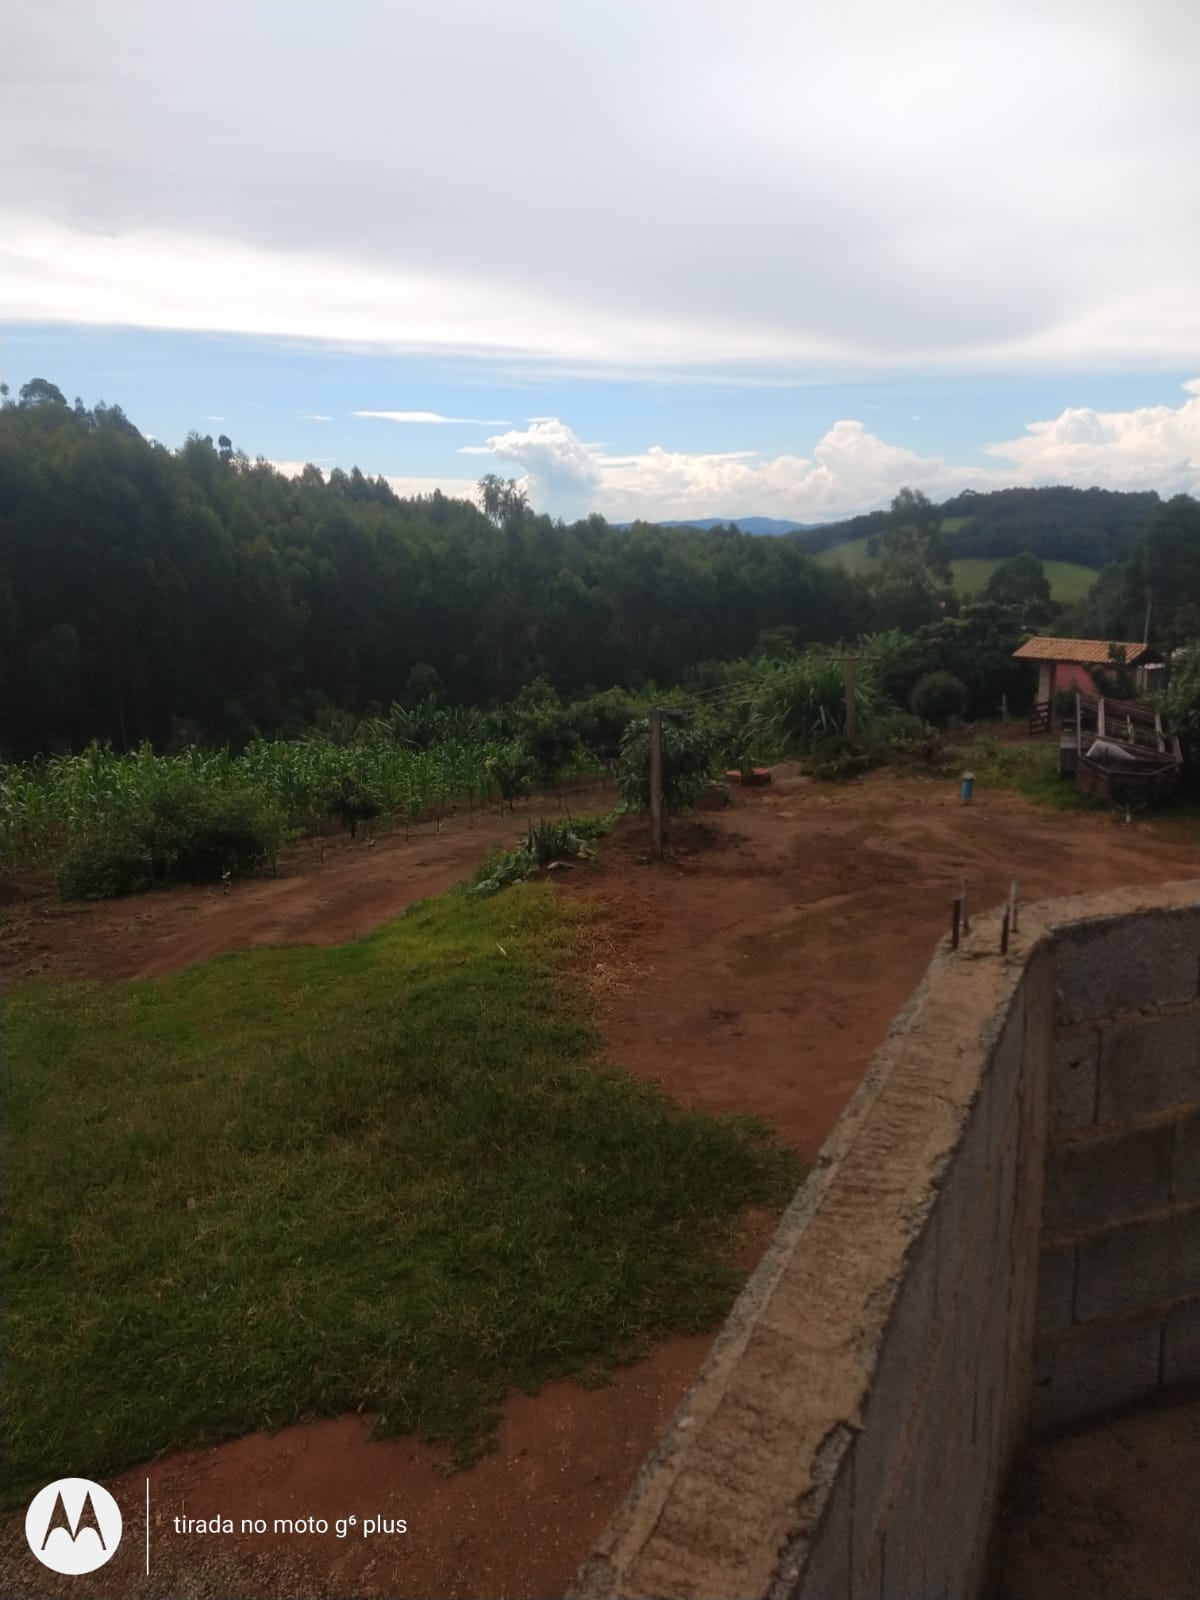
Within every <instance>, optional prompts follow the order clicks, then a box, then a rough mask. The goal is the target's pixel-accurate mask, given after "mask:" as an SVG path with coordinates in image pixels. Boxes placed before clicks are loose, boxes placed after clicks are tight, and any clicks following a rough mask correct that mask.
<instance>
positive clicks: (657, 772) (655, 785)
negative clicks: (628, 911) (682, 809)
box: [650, 706, 663, 861]
mask: <svg viewBox="0 0 1200 1600" xmlns="http://www.w3.org/2000/svg"><path fill="white" fill-rule="evenodd" d="M662 730H663V719H662V708H661V707H660V706H651V707H650V857H651V859H652V860H653V861H661V860H662V853H663V747H662Z"/></svg>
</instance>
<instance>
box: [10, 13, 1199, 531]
mask: <svg viewBox="0 0 1200 1600" xmlns="http://www.w3.org/2000/svg"><path fill="white" fill-rule="evenodd" d="M1197 61H1200V6H1197V5H1196V4H1195V3H1194V0H1119V3H1114V0H1086V3H1082V4H1076V3H1074V0H1038V3H1036V4H1029V3H1026V0H1003V3H1002V4H993V3H992V0H973V3H972V4H970V5H963V4H962V3H961V0H955V3H953V4H944V3H940V0H938V3H934V0H905V4H904V5H902V6H901V5H896V4H894V0H837V3H832V0H830V3H817V0H789V3H785V4H776V3H767V0H741V3H739V4H738V5H736V6H731V5H729V4H728V0H721V3H710V0H506V3H505V4H503V5H500V4H497V3H496V0H405V3H403V4H381V3H378V0H338V3H336V4H332V3H329V0H205V3H204V4H198V3H194V0H172V3H171V4H169V5H164V4H162V0H150V3H143V0H106V3H105V4H104V5H103V6H96V5H95V4H94V3H92V0H86V3H79V0H8V4H7V5H6V7H5V8H4V14H3V20H2V21H0V139H2V140H3V148H4V149H5V151H6V160H5V162H4V163H3V165H2V166H0V377H2V378H3V379H4V380H6V381H7V382H8V383H9V384H10V386H11V387H12V388H13V389H14V390H16V389H18V388H19V387H20V385H21V384H22V383H24V382H26V381H28V379H29V378H31V377H35V376H38V377H46V378H49V379H50V380H51V381H52V382H55V383H57V384H58V385H59V387H60V388H61V389H63V391H64V392H65V393H66V394H67V397H68V399H73V398H74V396H75V395H77V394H78V395H80V396H81V397H82V398H83V399H84V400H85V402H86V403H88V404H91V403H94V402H95V401H97V400H100V399H104V400H105V401H107V402H108V403H118V404H120V405H121V406H122V407H123V408H124V409H125V411H126V412H127V413H128V415H129V416H130V417H131V418H132V419H133V421H134V422H136V423H137V424H138V426H139V427H140V428H141V429H142V430H143V432H146V433H148V434H150V435H152V436H154V437H155V438H158V439H161V440H162V441H163V442H164V443H166V444H168V445H171V446H173V447H174V446H177V445H179V444H181V443H182V442H183V439H184V438H185V437H186V435H187V433H188V432H189V431H192V430H195V431H198V432H201V433H212V434H213V435H214V437H215V436H216V435H218V434H219V433H227V434H228V435H229V436H230V437H231V438H232V439H233V441H234V443H235V445H237V446H238V447H240V448H241V449H243V450H245V451H246V453H247V454H248V455H250V456H251V457H257V456H265V457H266V458H268V459H269V460H272V461H275V462H276V463H278V464H279V465H280V466H281V467H282V468H283V469H284V470H297V469H298V468H299V466H301V465H302V464H303V463H305V462H307V461H314V462H316V463H317V464H318V465H319V466H322V467H323V468H325V469H327V470H328V469H329V468H331V467H333V466H341V467H344V468H349V467H350V466H353V465H357V466H359V467H360V468H361V469H362V470H363V471H364V472H368V473H370V474H372V475H374V474H383V475H384V476H386V477H387V478H389V479H390V480H391V481H392V482H393V483H394V485H395V486H396V487H397V489H399V490H400V491H401V492H414V493H422V492H429V491H430V490H431V489H432V488H433V487H435V486H438V487H441V488H442V489H443V490H444V491H445V492H447V493H463V494H469V493H471V492H473V489H474V485H475V483H476V481H477V480H478V478H479V477H480V476H482V475H483V474H484V473H486V472H498V473H500V474H501V475H502V476H504V477H514V478H517V479H518V480H519V481H521V482H522V484H523V486H524V487H525V488H526V489H527V491H528V493H529V495H530V498H531V500H532V502H533V504H534V505H535V507H536V508H537V509H538V510H542V511H547V512H549V513H551V514H552V515H555V516H563V517H567V518H572V517H576V516H580V515H585V514H587V513H588V512H591V511H593V510H598V511H600V512H602V513H603V514H604V515H606V516H608V517H609V518H610V519H611V520H618V521H619V520H628V519H630V518H632V517H636V516H642V517H649V518H654V517H703V516H721V517H734V516H749V515H765V516H776V517H786V518H792V519H795V520H797V521H802V522H817V521H822V520H829V519H831V518H834V517H838V516H843V515H850V514H853V513H856V512H859V511H865V510H869V509H872V508H873V507H875V506H879V505H884V504H886V503H887V501H888V500H889V499H890V498H891V497H892V496H893V495H894V494H895V493H896V492H897V490H898V489H899V488H900V487H902V486H904V485H910V486H912V487H919V488H922V489H924V490H925V492H926V493H929V494H930V495H931V496H933V497H934V498H939V497H945V496H947V495H949V494H953V493H955V492H957V491H958V490H960V489H962V488H965V487H973V488H977V489H986V488H990V487H1002V486H1004V485H1008V484H1018V483H1020V484H1037V483H1075V484H1079V485H1080V486H1088V485H1091V484H1099V485H1101V486H1104V487H1107V488H1129V489H1134V488H1136V489H1146V488H1152V489H1157V490H1158V491H1159V492H1160V493H1162V494H1164V495H1169V494H1173V493H1179V492H1189V493H1193V494H1196V493H1200V183H1197V181H1196V173H1197V172H1198V171H1200V113H1198V110H1197V95H1196V88H1195V80H1196V63H1197Z"/></svg>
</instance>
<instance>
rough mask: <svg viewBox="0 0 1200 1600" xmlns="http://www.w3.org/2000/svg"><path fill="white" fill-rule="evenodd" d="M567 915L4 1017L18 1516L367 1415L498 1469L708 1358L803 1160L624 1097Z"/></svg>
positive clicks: (301, 952) (418, 909)
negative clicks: (576, 973) (277, 1433)
mask: <svg viewBox="0 0 1200 1600" xmlns="http://www.w3.org/2000/svg"><path fill="white" fill-rule="evenodd" d="M587 916H588V913H586V912H585V911H583V910H582V909H581V908H579V907H578V906H577V905H568V904H565V903H564V902H563V900H562V899H561V898H559V897H556V896H555V894H554V893H553V891H552V890H551V889H550V888H549V887H548V886H547V885H532V884H531V885H522V886H520V887H518V888H515V889H512V890H509V891H508V892H506V893H505V894H504V895H500V896H497V897H496V898H495V899H493V900H480V899H479V898H478V897H472V896H470V895H468V894H467V893H466V891H464V890H458V891H454V892H453V893H451V894H449V895H447V896H445V897H443V898H442V899H440V900H436V901H426V902H424V903H422V904H420V905H417V906H414V907H412V908H410V910H409V912H408V913H407V914H406V915H405V916H403V917H401V918H399V919H397V920H396V921H395V922H393V923H391V924H389V925H388V926H387V927H385V928H383V929H381V930H380V931H379V932H378V933H376V934H374V935H373V936H371V937H370V938H367V939H363V940H361V941H359V942H357V943H354V944H349V945H344V946H342V947H340V948H336V949H314V948H310V947H299V948H292V949H284V948H280V949H270V950H261V951H254V952H249V953H246V954H239V955H232V956H225V957H222V958H220V959H218V960H215V961H211V962H208V963H206V964H204V965H201V966H197V967H193V968H190V969H188V970H186V971H184V972H182V973H179V974H176V975H174V976H172V977H167V978H159V979H154V980H150V981H144V982H137V983H123V984H112V985H108V986H98V985H81V984H76V985H70V986H63V987H52V986H50V985H44V984H37V983H30V984H24V985H21V986H19V987H18V988H16V989H15V990H13V991H11V992H10V994H9V996H8V1014H7V1024H8V1033H7V1046H8V1048H7V1063H6V1064H7V1074H6V1085H7V1087H6V1094H7V1106H6V1115H5V1118H4V1128H3V1133H4V1145H5V1173H6V1201H7V1217H6V1226H5V1230H4V1240H3V1244H4V1271H5V1278H6V1290H7V1293H6V1296H5V1318H4V1352H3V1354H4V1370H5V1375H6V1379H7V1394H6V1399H7V1405H6V1406H5V1408H4V1418H3V1422H4V1432H5V1440H4V1443H5V1457H6V1463H7V1476H6V1486H5V1496H6V1499H7V1500H8V1501H9V1503H12V1502H13V1501H14V1500H19V1499H21V1498H22V1497H23V1496H24V1495H25V1494H27V1493H28V1491H29V1490H30V1489H31V1488H32V1487H33V1486H35V1485H38V1484H41V1483H44V1482H46V1481H47V1480H48V1479H51V1478H54V1477H56V1476H59V1475H61V1474H66V1473H73V1472H82V1473H85V1474H91V1475H93V1476H96V1477H101V1476H103V1475H104V1474H105V1473H107V1472H111V1471H113V1470H114V1469H116V1468H119V1467H121V1466H123V1465H126V1464H128V1463H131V1462H134V1461H137V1460H139V1459H141V1458H144V1457H149V1456H152V1455H154V1454H155V1453H156V1452H159V1451H162V1450H164V1449H167V1448H170V1447H177V1446H198V1445H202V1444H204V1443H206V1442H211V1441H215V1440H219V1439H222V1438H227V1437H230V1436H234V1435H238V1434H241V1433H245V1432H247V1431H249V1430H252V1429H257V1428H263V1427H274V1426H279V1425H283V1424H285V1423H288V1422H292V1421H295V1420H297V1419H299V1418H303V1417H305V1416H308V1415H314V1414H332V1413H337V1412H342V1411H346V1410H352V1409H354V1408H356V1407H362V1408H365V1409H367V1410H368V1411H371V1412H374V1413H375V1414H376V1418H377V1426H378V1428H379V1430H380V1431H388V1432H400V1431H407V1430H416V1431H418V1432H419V1433H421V1434H422V1435H423V1436H424V1437H427V1438H435V1439H445V1440H448V1441H450V1443H451V1445H452V1447H453V1450H454V1452H455V1454H456V1456H457V1458H458V1459H460V1460H462V1459H466V1458H468V1457H469V1456H470V1455H471V1454H472V1452H474V1451H476V1450H478V1449H479V1448H480V1447H481V1446H482V1444H483V1443H485V1442H486V1439H487V1435H488V1431H489V1428H490V1426H491V1425H492V1422H493V1420H494V1416H495V1408H496V1406H497V1405H498V1403H499V1402H500V1401H501V1400H502V1399H503V1397H504V1395H505V1394H506V1393H508V1392H510V1391H511V1390H512V1389H514V1388H523V1389H529V1390H532V1389H536V1388H537V1386H538V1385H540V1384H541V1383H542V1382H544V1381H545V1380H546V1379H548V1378H550V1377H552V1376H555V1375H561V1374H566V1373H580V1374H582V1375H583V1376H585V1377H589V1376H590V1377H592V1378H595V1377H599V1376H601V1375H602V1374H603V1372H604V1371H605V1369H606V1368H607V1367H609V1366H611V1364H612V1363H614V1362H616V1361H619V1360H622V1359H625V1358H627V1357H629V1356H631V1355H632V1354H634V1353H635V1352H637V1351H638V1350H639V1349H641V1348H642V1347H644V1346H645V1345H646V1343H647V1342H648V1341H650V1340H651V1339H653V1338H655V1337H656V1336H658V1335H661V1334H664V1333H666V1332H668V1331H670V1330H686V1331H697V1330H700V1329H703V1328H707V1327H711V1326H712V1325H713V1324H714V1323H715V1322H717V1321H718V1320H719V1318H720V1317H721V1316H722V1315H723V1314H724V1312H725V1311H726V1310H727V1309H728V1307H729V1305H730V1303H731V1301H732V1299H733V1295H734V1292H735V1290H736V1287H737V1283H738V1281H739V1277H738V1274H736V1273H734V1272H733V1271H731V1270H730V1269H729V1268H728V1266H727V1265H726V1264H725V1255H724V1252H723V1247H726V1246H728V1245H729V1243H730V1240H731V1237H732V1235H733V1228H734V1219H735V1218H736V1216H737V1213H738V1211H739V1209H740V1208H741V1207H742V1206H744V1205H746V1204H750V1203H756V1204H765V1205H770V1206H781V1205H782V1204H783V1203H784V1202H785V1201H786V1199H787V1197H788V1195H789V1194H790V1192H791V1190H792V1188H793V1187H794V1184H795V1182H796V1181H797V1178H798V1175H799V1174H798V1171H797V1165H796V1162H795V1160H794V1158H793V1157H792V1156H791V1155H790V1154H788V1153H786V1152H784V1151H782V1150H780V1149H778V1148H777V1147H775V1146H773V1145H771V1144H770V1143H768V1142H767V1141H766V1139H765V1137H764V1135H763V1134H762V1133H761V1131H760V1130H758V1129H756V1128H755V1127H753V1126H752V1125H751V1124H749V1123H748V1122H746V1121H732V1120H731V1121H716V1120H714V1119H711V1118H707V1117H704V1116H702V1115H699V1114H695V1113H692V1112H687V1111H683V1110H681V1109H679V1108H677V1107H675V1106H674V1105H672V1104H671V1103H670V1102H669V1101H668V1100H666V1099H665V1098H664V1097H663V1096H662V1095H661V1094H660V1093H658V1092H657V1091H656V1090H655V1089H654V1088H652V1087H650V1086H648V1085H645V1084H642V1083H636V1082H633V1081H631V1080H629V1079H626V1078H624V1077H622V1076H619V1075H617V1074H616V1073H613V1072H611V1071H610V1070H607V1069H605V1067H604V1064H603V1062H602V1061H601V1060H600V1059H599V1058H598V1055H597V1040H596V1037H595V1035H594V1034H593V1032H592V1030H591V1028H590V1026H589V1024H588V1023H587V1021H586V1020H585V1018H584V1017H583V1016H582V1015H581V1013H580V1010H579V1007H578V1005H577V1003H576V1001H575V999H574V998H573V996H572V993H571V990H570V987H569V979H568V976H567V973H566V968H567V964H568V963H569V961H570V960H571V958H572V956H573V953H574V952H575V951H576V949H577V948H578V946H579V942H580V940H581V938H583V937H584V936H585V923H586V919H587Z"/></svg>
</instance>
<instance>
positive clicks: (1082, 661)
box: [1013, 639, 1163, 705]
mask: <svg viewBox="0 0 1200 1600" xmlns="http://www.w3.org/2000/svg"><path fill="white" fill-rule="evenodd" d="M1114 649H1120V650H1123V651H1124V652H1125V665H1126V666H1127V667H1135V668H1136V669H1137V674H1138V684H1139V687H1140V688H1143V689H1144V688H1146V687H1147V686H1148V684H1149V683H1150V682H1151V681H1152V680H1151V675H1152V674H1153V673H1154V672H1155V671H1156V670H1157V669H1159V668H1161V666H1162V662H1163V658H1162V656H1160V655H1159V654H1158V652H1157V651H1155V650H1151V648H1150V646H1149V645H1146V644H1133V643H1130V642H1129V641H1127V640H1122V639H1117V640H1109V639H1027V640H1026V641H1025V643H1024V644H1023V645H1022V646H1021V648H1020V649H1019V650H1014V651H1013V655H1014V656H1015V658H1016V659H1017V660H1018V661H1036V662H1037V664H1038V687H1037V697H1036V698H1037V703H1038V704H1039V705H1048V704H1053V701H1054V696H1055V695H1056V694H1057V693H1058V691H1059V690H1060V689H1076V690H1078V691H1079V693H1080V694H1095V693H1096V683H1095V680H1094V679H1093V677H1092V671H1093V669H1094V668H1096V667H1108V666H1109V665H1110V664H1111V662H1112V652H1113V650H1114Z"/></svg>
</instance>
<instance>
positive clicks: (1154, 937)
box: [1055, 906, 1200, 1026]
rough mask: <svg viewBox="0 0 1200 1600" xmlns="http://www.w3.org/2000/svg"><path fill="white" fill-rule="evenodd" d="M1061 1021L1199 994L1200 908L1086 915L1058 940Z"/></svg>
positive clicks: (1174, 1002) (1067, 1022) (1087, 1019)
mask: <svg viewBox="0 0 1200 1600" xmlns="http://www.w3.org/2000/svg"><path fill="white" fill-rule="evenodd" d="M1055 958H1056V969H1055V987H1056V989H1057V992H1058V1019H1057V1020H1058V1022H1059V1024H1060V1025H1063V1026H1068V1025H1070V1024H1071V1023H1074V1022H1090V1021H1091V1020H1092V1019H1093V1018H1094V1017H1111V1016H1116V1015H1117V1014H1119V1013H1120V1012H1122V1011H1138V1010H1141V1009H1142V1008H1146V1007H1151V1006H1164V1005H1177V1004H1179V1003H1181V1002H1183V1001H1186V1000H1195V999H1197V998H1198V997H1200V909H1198V908H1195V907H1190V906H1189V907H1184V908H1183V909H1181V910H1172V911H1148V912H1144V913H1143V914H1142V915H1140V916H1138V917H1136V918H1128V917H1118V918H1112V919H1107V918H1105V919H1103V920H1097V921H1095V922H1082V923H1079V924H1077V925H1075V926H1073V927H1066V928H1062V929H1060V930H1059V933H1058V937H1057V940H1056V943H1055Z"/></svg>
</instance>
